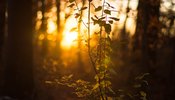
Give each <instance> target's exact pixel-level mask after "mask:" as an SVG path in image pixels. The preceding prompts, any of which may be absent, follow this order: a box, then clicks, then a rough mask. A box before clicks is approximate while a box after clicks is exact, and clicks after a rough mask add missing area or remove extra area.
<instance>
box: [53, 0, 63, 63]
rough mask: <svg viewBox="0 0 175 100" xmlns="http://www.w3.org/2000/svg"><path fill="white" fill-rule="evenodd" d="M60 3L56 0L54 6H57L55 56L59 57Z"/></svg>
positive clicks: (60, 34)
mask: <svg viewBox="0 0 175 100" xmlns="http://www.w3.org/2000/svg"><path fill="white" fill-rule="evenodd" d="M60 5H61V2H60V0H56V6H57V41H56V52H55V53H56V56H58V58H60V54H61V48H60V43H61V37H62V30H61V25H60V23H61V19H60ZM59 60H60V59H59Z"/></svg>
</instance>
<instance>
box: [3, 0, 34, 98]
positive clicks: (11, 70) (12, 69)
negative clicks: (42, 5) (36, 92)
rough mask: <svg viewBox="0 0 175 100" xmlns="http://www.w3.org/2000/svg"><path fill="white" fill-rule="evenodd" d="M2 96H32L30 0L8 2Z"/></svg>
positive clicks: (10, 0)
mask: <svg viewBox="0 0 175 100" xmlns="http://www.w3.org/2000/svg"><path fill="white" fill-rule="evenodd" d="M7 4H8V37H7V49H6V51H7V54H6V55H7V57H6V67H5V84H4V93H5V95H8V96H11V97H13V98H18V100H31V97H32V93H33V87H34V84H33V43H32V42H33V41H32V39H33V33H32V0H8V3H7Z"/></svg>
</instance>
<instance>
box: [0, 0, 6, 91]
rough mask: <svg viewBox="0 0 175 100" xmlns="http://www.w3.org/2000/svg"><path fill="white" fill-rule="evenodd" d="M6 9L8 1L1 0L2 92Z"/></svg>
mask: <svg viewBox="0 0 175 100" xmlns="http://www.w3.org/2000/svg"><path fill="white" fill-rule="evenodd" d="M5 9H6V2H5V0H1V1H0V18H1V19H0V94H1V92H2V89H1V88H2V81H3V80H2V79H3V78H2V76H3V75H2V73H3V64H2V62H3V59H2V51H3V45H4V34H5Z"/></svg>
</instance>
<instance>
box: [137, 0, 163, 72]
mask: <svg viewBox="0 0 175 100" xmlns="http://www.w3.org/2000/svg"><path fill="white" fill-rule="evenodd" d="M159 7H160V0H154V1H152V0H139V5H138V17H137V28H136V33H135V35H134V39H135V42H134V43H135V44H134V50H135V51H137V50H140V51H141V57H142V65H143V67H145V68H147V69H148V70H149V71H150V70H151V71H153V69H154V68H152V67H154V65H155V62H156V45H157V44H156V43H157V40H158V33H159V32H160V22H159Z"/></svg>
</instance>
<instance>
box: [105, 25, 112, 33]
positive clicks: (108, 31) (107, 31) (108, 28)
mask: <svg viewBox="0 0 175 100" xmlns="http://www.w3.org/2000/svg"><path fill="white" fill-rule="evenodd" d="M104 28H105V32H106V33H108V34H110V33H111V25H110V24H105V25H104Z"/></svg>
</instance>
